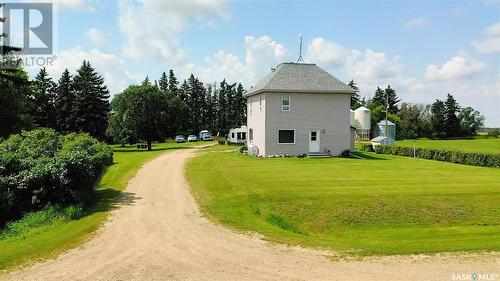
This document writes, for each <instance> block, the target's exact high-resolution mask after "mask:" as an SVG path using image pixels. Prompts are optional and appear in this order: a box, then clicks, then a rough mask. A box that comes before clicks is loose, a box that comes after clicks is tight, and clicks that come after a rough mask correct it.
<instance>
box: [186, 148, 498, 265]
mask: <svg viewBox="0 0 500 281" xmlns="http://www.w3.org/2000/svg"><path fill="white" fill-rule="evenodd" d="M219 149H220V146H219ZM208 150H209V151H210V150H211V149H208ZM360 155H364V156H365V157H367V158H369V159H365V160H360V159H345V158H331V159H307V158H302V159H299V158H285V159H260V158H253V157H249V156H246V155H241V154H239V153H237V152H204V153H201V154H200V155H199V156H198V157H196V158H194V159H192V160H191V161H190V162H189V163H188V166H187V170H186V173H187V176H188V179H189V182H190V184H191V187H192V190H193V193H194V196H195V198H196V200H197V201H198V203H199V205H200V207H201V209H202V211H203V212H204V213H205V214H206V215H207V216H208V217H210V218H211V219H214V220H216V221H218V222H221V223H223V224H225V225H228V226H231V227H234V228H236V229H239V230H243V231H256V232H259V233H261V234H263V235H265V236H266V237H267V239H269V240H272V241H277V242H283V243H288V244H299V245H305V246H314V247H324V248H329V249H334V250H338V251H339V252H340V253H341V254H348V255H352V254H355V255H392V254H412V253H433V252H442V251H482V250H486V251H489V250H494V251H498V250H500V170H499V169H494V168H481V167H473V166H465V165H457V164H451V163H444V162H438V161H429V160H423V159H412V158H406V157H397V156H389V155H377V154H374V153H365V154H360Z"/></svg>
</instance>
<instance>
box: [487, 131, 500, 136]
mask: <svg viewBox="0 0 500 281" xmlns="http://www.w3.org/2000/svg"><path fill="white" fill-rule="evenodd" d="M498 135H500V129H493V130H489V131H488V137H494V138H496V137H498Z"/></svg>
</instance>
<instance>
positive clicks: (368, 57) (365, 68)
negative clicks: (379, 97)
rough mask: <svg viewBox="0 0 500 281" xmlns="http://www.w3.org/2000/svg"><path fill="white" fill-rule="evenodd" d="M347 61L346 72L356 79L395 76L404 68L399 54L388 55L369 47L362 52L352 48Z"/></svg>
mask: <svg viewBox="0 0 500 281" xmlns="http://www.w3.org/2000/svg"><path fill="white" fill-rule="evenodd" d="M347 61H348V62H347V73H348V74H349V75H350V77H352V78H354V79H357V80H361V79H368V80H374V79H387V78H392V77H396V76H398V75H400V72H401V71H402V70H403V68H404V65H403V64H402V63H401V62H400V58H399V56H393V57H389V56H387V55H386V53H384V52H375V51H373V50H371V49H366V51H365V52H364V53H362V52H361V51H358V50H352V51H351V54H349V56H348V58H347Z"/></svg>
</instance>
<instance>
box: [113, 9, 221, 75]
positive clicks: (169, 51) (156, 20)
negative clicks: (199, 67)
mask: <svg viewBox="0 0 500 281" xmlns="http://www.w3.org/2000/svg"><path fill="white" fill-rule="evenodd" d="M228 17H229V13H228V8H227V1H226V0H216V1H210V0H184V1H161V0H143V1H140V2H137V1H131V0H122V1H120V2H119V17H118V23H119V27H120V31H121V32H122V33H123V34H124V35H125V38H126V43H125V45H124V48H123V52H124V54H125V55H126V56H128V57H130V58H134V59H159V60H166V61H168V62H169V63H170V64H172V65H180V64H185V63H187V59H186V51H185V49H184V48H183V47H182V45H181V43H180V42H179V40H178V38H177V34H178V33H179V32H181V31H183V30H185V29H186V28H187V27H188V26H189V24H190V23H191V22H193V21H198V22H205V23H207V25H209V26H210V25H213V22H212V21H211V19H212V18H225V19H227V18H228Z"/></svg>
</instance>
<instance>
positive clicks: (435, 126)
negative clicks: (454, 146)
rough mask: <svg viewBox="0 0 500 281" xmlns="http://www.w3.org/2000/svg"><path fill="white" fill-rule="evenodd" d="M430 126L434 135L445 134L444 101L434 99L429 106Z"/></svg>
mask: <svg viewBox="0 0 500 281" xmlns="http://www.w3.org/2000/svg"><path fill="white" fill-rule="evenodd" d="M431 114H432V115H431V127H432V135H433V136H434V137H438V138H443V137H445V136H446V107H445V105H444V102H443V101H441V100H436V101H435V102H434V103H433V104H432V106H431Z"/></svg>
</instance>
